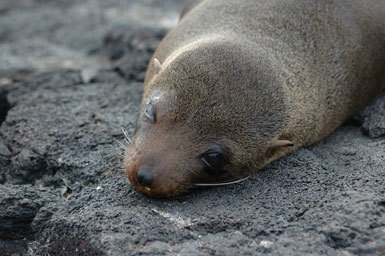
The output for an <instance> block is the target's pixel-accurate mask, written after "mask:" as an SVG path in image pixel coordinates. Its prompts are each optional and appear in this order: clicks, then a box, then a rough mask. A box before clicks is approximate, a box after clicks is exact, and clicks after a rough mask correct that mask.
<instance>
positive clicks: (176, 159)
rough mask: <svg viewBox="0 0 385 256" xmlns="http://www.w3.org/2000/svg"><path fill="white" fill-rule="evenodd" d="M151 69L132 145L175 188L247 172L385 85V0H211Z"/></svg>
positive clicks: (139, 184)
mask: <svg viewBox="0 0 385 256" xmlns="http://www.w3.org/2000/svg"><path fill="white" fill-rule="evenodd" d="M188 6H190V7H188V8H185V9H184V10H183V12H182V15H181V19H180V21H179V23H178V25H177V26H176V27H175V28H174V29H173V30H172V31H170V32H169V33H168V34H167V36H166V37H165V38H164V39H163V41H162V42H161V43H160V45H159V47H158V48H157V50H156V52H155V54H154V56H153V58H152V60H151V62H150V64H149V66H148V69H147V74H146V79H145V87H144V93H143V100H142V104H141V107H140V113H139V116H138V120H137V122H136V127H135V130H134V133H133V138H132V139H133V144H132V145H130V146H129V147H128V149H127V151H126V153H125V160H124V164H125V169H126V174H127V176H128V178H129V180H130V182H131V183H132V184H133V185H134V186H135V187H136V188H137V189H139V190H140V191H142V192H143V193H146V194H148V195H151V196H157V197H169V196H173V195H177V194H179V193H181V192H183V191H186V190H188V189H189V188H191V187H194V186H199V185H203V184H204V185H207V186H209V185H210V184H212V185H217V184H226V183H228V182H230V183H231V182H232V181H237V180H242V179H243V178H244V177H247V176H248V175H249V174H250V173H252V172H253V171H255V170H258V169H260V168H262V167H263V166H265V165H266V164H268V163H269V162H271V161H272V160H274V159H277V158H278V157H280V156H282V155H284V154H286V153H288V152H290V151H293V150H294V149H296V148H298V147H302V146H308V145H311V144H313V143H315V142H316V141H318V140H320V139H322V138H324V137H325V136H327V135H328V134H330V133H331V132H332V131H333V130H335V129H336V128H337V127H338V126H339V125H341V124H342V123H343V122H344V121H346V120H347V119H348V118H349V117H350V116H351V115H352V114H353V113H354V112H355V111H357V110H358V109H359V108H361V107H362V106H363V105H365V104H366V103H367V102H368V101H369V100H370V99H371V98H373V97H374V96H376V95H378V94H379V93H380V92H381V91H382V90H383V89H384V87H385V1H384V0H320V1H309V0H258V1H256V0H237V1H232V0H202V1H195V2H194V3H192V4H189V5H188Z"/></svg>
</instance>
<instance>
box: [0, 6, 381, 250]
mask: <svg viewBox="0 0 385 256" xmlns="http://www.w3.org/2000/svg"><path fill="white" fill-rule="evenodd" d="M181 6H182V1H177V0H131V1H120V0H95V1H86V0H76V1H75V0H71V1H58V0H55V1H47V0H17V1H5V2H4V5H3V6H1V7H0V13H1V14H0V35H4V37H1V36H0V38H2V40H0V54H2V55H1V56H5V58H4V62H3V63H2V64H3V65H2V66H1V67H0V75H1V77H0V91H2V92H4V93H0V95H2V96H1V97H2V98H1V99H2V103H1V104H3V103H4V102H6V104H5V105H6V107H3V106H5V105H1V104H0V109H3V110H5V111H4V112H5V114H2V116H3V119H4V121H3V122H2V123H1V126H0V255H12V254H22V255H170V254H171V255H173V254H176V255H215V254H218V255H285V256H286V255H383V254H384V252H385V246H384V245H385V229H384V227H385V206H384V205H385V203H384V202H385V172H384V170H385V153H384V152H385V138H384V136H383V131H382V127H383V125H382V124H383V120H382V118H383V116H384V115H383V112H382V110H383V106H384V105H383V103H384V101H383V99H384V96H383V95H382V96H380V97H379V98H377V99H376V100H374V101H373V102H372V103H371V104H369V105H368V106H367V107H366V108H365V109H364V110H362V111H361V113H360V114H358V115H357V116H358V117H357V116H356V119H358V120H359V121H360V122H361V123H363V127H364V129H366V130H367V133H368V134H369V135H370V136H367V135H365V134H364V133H362V132H361V127H360V125H356V124H354V125H353V124H351V123H348V124H346V125H344V126H342V127H340V128H339V129H337V130H336V131H335V132H334V133H332V134H331V135H329V136H328V137H327V138H325V139H324V140H322V141H320V142H318V143H317V144H315V145H313V146H311V147H308V148H302V149H299V150H296V151H295V152H293V153H292V154H289V155H287V156H286V157H284V158H282V159H279V160H277V161H275V162H273V163H272V164H270V165H269V166H267V167H266V168H264V169H263V170H261V171H259V172H256V173H255V174H254V175H253V176H252V177H251V178H250V179H249V180H247V181H245V182H243V183H241V184H236V185H233V186H228V187H221V188H213V189H207V190H196V191H192V192H191V193H189V194H186V195H183V196H180V197H178V198H175V199H172V200H157V199H152V198H148V197H146V196H144V195H142V194H140V193H138V192H137V191H135V190H134V189H133V187H132V186H131V185H130V184H129V182H128V180H127V179H126V177H125V176H124V173H123V170H122V161H121V159H120V154H121V153H122V151H123V149H122V148H121V147H119V146H118V143H116V142H115V139H116V140H122V139H123V135H122V132H121V128H125V129H127V130H128V131H132V129H133V124H134V121H135V118H136V115H137V108H138V104H139V102H140V99H141V93H142V84H141V83H138V82H137V81H140V80H142V79H143V75H144V72H145V66H146V63H147V61H148V59H149V58H150V56H151V53H152V51H153V50H154V48H155V47H156V45H157V43H158V42H159V40H160V39H161V37H162V35H163V34H164V33H165V29H166V28H169V27H170V23H172V22H175V21H176V20H177V17H178V10H179V9H180V8H181ZM31 38H32V39H31ZM11 49H12V50H11ZM26 53H28V54H26ZM106 57H107V58H106Z"/></svg>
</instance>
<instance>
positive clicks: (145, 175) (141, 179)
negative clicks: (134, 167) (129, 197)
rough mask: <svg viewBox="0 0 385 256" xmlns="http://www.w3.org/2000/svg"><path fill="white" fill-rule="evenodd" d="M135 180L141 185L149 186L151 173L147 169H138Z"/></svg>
mask: <svg viewBox="0 0 385 256" xmlns="http://www.w3.org/2000/svg"><path fill="white" fill-rule="evenodd" d="M136 180H137V181H138V183H139V184H140V185H142V186H143V187H149V186H151V184H152V173H151V172H150V171H149V170H147V169H140V170H139V171H138V173H137V174H136Z"/></svg>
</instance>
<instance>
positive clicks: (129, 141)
mask: <svg viewBox="0 0 385 256" xmlns="http://www.w3.org/2000/svg"><path fill="white" fill-rule="evenodd" d="M122 132H123V134H124V137H126V138H125V141H126V142H127V144H132V140H131V138H130V135H128V132H127V130H126V129H124V128H122Z"/></svg>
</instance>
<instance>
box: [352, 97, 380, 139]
mask: <svg viewBox="0 0 385 256" xmlns="http://www.w3.org/2000/svg"><path fill="white" fill-rule="evenodd" d="M354 118H355V119H356V120H358V121H359V122H361V123H362V128H364V130H365V131H366V132H367V134H368V135H369V136H370V137H371V138H378V137H382V136H385V92H383V93H382V94H381V95H380V96H378V97H377V98H375V99H374V100H373V101H372V102H370V103H369V104H368V105H367V106H365V107H364V108H363V109H362V110H361V111H359V112H358V113H357V114H356V115H355V117H354Z"/></svg>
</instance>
